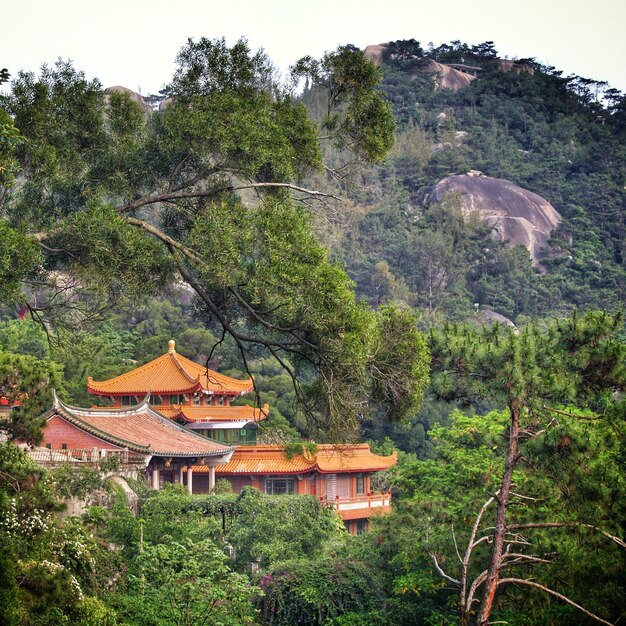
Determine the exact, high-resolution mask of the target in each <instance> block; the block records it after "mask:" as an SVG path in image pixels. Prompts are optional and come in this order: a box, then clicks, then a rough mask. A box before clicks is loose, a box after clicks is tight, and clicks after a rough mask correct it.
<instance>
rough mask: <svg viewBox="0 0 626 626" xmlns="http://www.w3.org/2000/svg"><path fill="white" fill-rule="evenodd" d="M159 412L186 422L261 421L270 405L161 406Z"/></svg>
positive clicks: (266, 414)
mask: <svg viewBox="0 0 626 626" xmlns="http://www.w3.org/2000/svg"><path fill="white" fill-rule="evenodd" d="M157 410H158V411H159V413H161V414H162V415H165V417H169V418H170V419H174V420H181V421H184V422H186V423H199V422H233V421H237V422H238V421H247V422H259V421H261V420H264V419H265V418H266V417H267V416H268V413H269V410H270V407H269V405H268V404H264V405H263V407H262V408H261V409H259V408H258V407H255V406H249V405H244V406H181V405H171V406H168V407H165V406H160V407H158V409H157Z"/></svg>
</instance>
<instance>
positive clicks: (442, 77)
mask: <svg viewBox="0 0 626 626" xmlns="http://www.w3.org/2000/svg"><path fill="white" fill-rule="evenodd" d="M424 68H425V70H426V71H427V72H431V73H433V74H435V91H439V90H440V89H451V90H452V91H458V90H459V89H463V87H467V86H468V85H469V84H470V83H471V82H472V81H473V80H474V79H475V78H476V77H475V76H472V74H468V73H467V72H462V71H461V70H457V69H454V68H453V67H450V66H449V65H444V64H443V63H437V61H433V60H432V59H428V60H427V61H426V63H425V65H424Z"/></svg>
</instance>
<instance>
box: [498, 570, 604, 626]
mask: <svg viewBox="0 0 626 626" xmlns="http://www.w3.org/2000/svg"><path fill="white" fill-rule="evenodd" d="M498 584H499V585H506V584H515V585H526V586H527V587H534V588H535V589H541V591H544V592H545V593H548V594H550V595H551V596H554V597H555V598H558V599H559V600H562V601H563V602H565V603H566V604H569V605H570V606H573V607H574V608H576V609H578V610H579V611H580V612H581V613H583V614H584V615H586V616H587V617H589V618H591V619H592V620H594V621H596V622H598V623H599V624H605V626H615V625H614V624H613V623H612V622H607V621H606V620H605V619H602V618H601V617H599V616H598V615H595V614H594V613H592V612H591V611H588V610H587V609H586V608H584V607H582V606H580V604H576V602H574V601H573V600H570V599H569V598H568V597H567V596H564V595H563V594H562V593H559V592H558V591H554V590H553V589H550V588H549V587H546V586H545V585H540V584H539V583H536V582H534V581H532V580H526V579H524V578H501V579H500V581H499V583H498Z"/></svg>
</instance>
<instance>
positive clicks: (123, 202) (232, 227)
mask: <svg viewBox="0 0 626 626" xmlns="http://www.w3.org/2000/svg"><path fill="white" fill-rule="evenodd" d="M307 64H308V66H309V67H310V68H314V69H315V71H314V72H312V73H311V77H312V79H313V80H316V81H319V82H320V85H321V88H323V89H326V90H327V93H328V102H329V105H328V111H327V113H328V115H327V119H326V120H325V121H324V123H323V124H322V126H323V128H324V129H325V130H324V131H323V132H327V131H328V132H330V133H331V134H332V136H333V141H334V142H335V144H336V146H337V147H339V148H341V149H342V150H347V151H348V152H350V153H352V154H353V155H355V158H357V159H359V160H362V161H376V160H379V159H381V158H382V157H383V156H384V155H385V154H386V152H387V150H388V149H389V147H390V146H391V143H392V140H393V128H394V125H393V118H392V115H391V112H390V110H389V107H388V105H387V104H386V103H385V102H384V100H383V99H382V97H381V96H380V95H379V94H378V92H377V91H376V85H377V81H378V72H377V70H376V68H375V66H374V65H373V64H371V63H370V62H369V61H367V60H366V59H365V58H364V56H363V54H362V53H361V52H360V51H358V50H356V49H354V48H352V47H346V48H340V49H339V50H338V51H337V52H336V53H332V54H328V55H326V56H325V57H324V59H323V60H322V61H321V62H320V63H319V64H316V63H313V61H312V60H310V59H309V60H307V61H306V62H303V64H301V67H304V66H307ZM166 91H167V93H168V95H169V99H168V101H167V102H165V103H163V106H162V107H161V110H159V111H156V112H153V113H151V114H146V113H144V112H143V111H142V110H141V109H140V108H139V106H138V105H137V104H136V103H135V102H133V101H131V100H130V99H129V98H128V97H127V96H124V95H120V94H109V95H107V96H106V97H105V94H104V93H103V92H102V89H101V87H100V84H99V83H98V82H97V81H89V80H87V79H86V78H85V76H84V75H83V74H82V73H81V72H78V71H77V70H76V69H74V68H73V66H72V65H71V64H70V63H66V62H62V61H59V62H58V63H57V64H56V65H55V66H53V67H47V66H44V67H43V68H42V72H41V75H40V77H38V78H37V77H35V75H34V74H32V73H20V74H19V76H18V78H17V79H16V81H14V83H13V89H12V93H11V94H10V95H9V96H7V97H6V98H3V105H4V106H5V107H6V109H7V110H8V111H9V112H10V113H11V115H12V116H13V118H14V120H15V123H16V125H17V127H18V128H20V132H21V133H23V135H24V136H25V137H26V138H27V141H26V142H24V143H23V144H21V145H19V146H18V147H17V149H16V156H17V158H18V159H19V163H20V166H21V168H22V171H21V181H22V182H21V184H19V185H17V186H15V187H12V188H7V187H5V188H4V190H3V191H4V194H3V195H2V200H1V205H0V210H1V211H2V224H0V225H1V226H3V227H4V225H6V228H12V229H14V231H15V235H13V233H12V231H11V233H10V234H11V238H10V239H11V240H15V241H16V242H18V243H19V241H18V238H19V237H22V239H25V240H30V241H31V242H32V241H34V242H37V243H38V244H39V248H40V250H39V251H36V252H37V253H38V254H41V257H38V259H37V262H33V260H32V259H30V257H28V259H26V260H25V261H24V271H23V272H22V275H21V276H20V278H22V279H25V280H22V284H24V282H28V284H29V285H28V289H27V290H26V291H24V292H23V293H22V295H21V299H22V301H23V302H26V304H27V306H28V308H29V310H30V311H31V313H32V314H33V316H35V317H36V318H38V319H39V320H40V321H41V322H42V323H43V324H44V325H46V324H48V325H50V324H52V325H55V324H56V325H59V324H63V323H65V324H70V325H74V326H76V325H80V323H81V321H82V320H83V319H84V317H85V315H86V316H87V317H97V315H98V314H100V313H101V312H102V310H104V309H106V307H110V306H111V305H112V304H120V305H123V304H125V303H126V304H127V303H129V302H132V301H133V300H135V301H136V300H138V299H139V300H141V299H145V298H146V297H148V296H149V295H150V294H152V293H156V292H158V291H159V290H162V289H163V286H164V285H166V284H168V283H171V282H172V281H173V280H180V279H182V280H183V281H185V282H186V283H187V284H188V285H190V286H191V288H192V289H193V290H194V291H195V293H196V295H197V298H198V301H199V302H200V303H201V308H202V310H203V312H204V314H205V316H206V317H207V319H208V320H210V323H211V324H212V325H213V326H214V327H215V328H216V330H217V331H218V333H219V334H218V336H220V335H221V337H222V338H223V337H224V336H226V335H230V336H231V337H232V338H233V340H234V342H235V343H236V345H237V347H238V349H239V351H240V353H241V356H242V359H243V362H244V366H245V368H246V369H247V356H248V354H249V353H250V352H254V351H259V350H264V351H266V352H267V353H269V354H271V355H272V356H274V357H275V358H276V359H278V360H279V361H280V362H281V364H282V365H283V366H284V367H285V369H286V370H287V371H288V373H289V374H290V376H291V377H292V379H293V381H294V385H295V388H296V390H297V393H298V397H299V399H300V401H301V404H302V405H303V406H305V407H307V414H308V415H309V416H310V417H312V418H316V419H321V420H322V421H321V428H319V429H318V430H317V432H318V433H322V434H323V433H324V431H325V430H327V428H328V427H329V426H330V427H331V429H332V428H335V429H338V428H343V427H344V426H345V425H346V424H347V425H348V427H349V428H350V427H354V426H355V425H356V423H357V418H358V415H359V414H360V412H362V411H363V408H364V406H365V400H366V397H367V396H366V393H367V389H368V388H372V386H373V387H375V388H376V396H377V397H378V398H380V399H381V400H383V401H391V405H390V406H389V408H390V409H391V410H392V412H394V413H397V409H398V408H405V407H409V406H412V405H413V404H414V401H415V400H416V399H417V397H418V396H419V390H420V388H421V385H422V384H423V382H424V374H425V370H424V368H420V361H421V360H423V354H424V350H423V342H421V343H420V338H419V336H418V335H417V334H416V333H415V332H414V328H413V326H412V322H409V321H408V320H407V318H406V316H404V314H403V313H402V312H394V311H392V310H391V309H387V310H385V311H384V312H383V313H382V314H381V315H380V316H377V315H376V314H373V313H372V312H371V311H370V310H369V309H367V308H366V307H365V306H364V305H362V304H360V303H358V302H357V301H356V300H355V298H354V294H353V291H352V284H351V282H350V281H349V279H348V278H347V276H346V275H345V274H344V272H343V271H342V270H341V269H340V268H339V267H338V266H336V265H334V264H333V263H331V262H330V261H329V259H328V258H327V254H326V252H325V251H324V249H323V248H322V247H321V246H320V244H319V243H318V242H317V240H316V238H315V237H314V236H313V234H312V229H311V223H310V222H311V218H310V211H309V208H308V203H310V202H311V201H315V200H318V201H319V200H325V201H331V200H333V198H331V196H330V194H328V193H325V192H323V191H315V190H309V189H305V188H304V187H302V185H301V183H300V182H299V181H300V180H301V179H302V178H303V177H304V176H305V175H306V174H307V173H309V172H311V171H314V170H316V169H322V168H323V163H322V158H321V150H320V141H323V139H322V138H321V137H320V136H319V134H318V131H319V129H318V127H317V126H316V124H315V123H314V122H313V121H312V120H311V119H309V117H308V115H307V112H306V109H305V107H304V106H303V105H301V104H299V103H298V102H296V100H295V99H294V98H293V97H292V95H290V93H289V91H288V90H286V89H284V88H282V87H281V86H280V85H279V84H277V83H276V82H275V81H274V80H273V72H272V67H271V64H270V62H269V60H268V59H267V57H266V56H265V54H263V53H262V52H258V53H252V52H251V51H250V49H249V48H248V45H247V43H246V41H245V40H240V41H239V42H237V44H235V46H233V47H232V48H229V47H228V46H227V45H226V44H225V42H224V40H216V41H211V40H208V39H205V38H202V39H200V40H199V41H198V42H194V41H191V40H189V42H188V43H187V45H186V46H185V47H184V48H183V49H182V50H181V52H180V54H179V56H178V69H177V70H176V73H175V75H174V78H173V80H172V82H171V83H170V85H169V86H168V88H167V90H166ZM15 247H16V248H19V249H20V250H29V248H28V246H17V244H16V246H15ZM26 261H28V263H27V262H26ZM8 273H9V275H11V271H9V272H8ZM5 274H6V272H5ZM3 275H4V274H3ZM81 315H82V317H81ZM394 318H395V320H396V322H397V323H395V322H394V323H393V326H394V331H395V332H403V333H405V335H404V336H405V337H408V338H410V341H412V342H413V343H414V348H415V349H413V350H405V351H402V353H401V354H402V357H401V358H402V359H403V360H404V362H401V361H400V360H399V359H398V360H397V362H396V363H395V364H394V366H393V367H390V366H389V365H390V360H391V357H390V354H389V353H388V351H385V350H381V349H380V346H379V345H376V346H374V345H372V341H376V342H378V344H380V343H381V342H383V341H384V340H385V335H384V333H382V334H381V332H380V330H381V329H384V328H385V327H386V325H387V324H389V323H390V322H391V320H392V319H394ZM376 354H385V358H386V359H387V364H386V365H385V368H383V369H380V368H377V367H376V363H375V362H374V361H375V359H376ZM209 356H210V355H209ZM382 371H385V372H386V375H385V376H381V372H382ZM417 373H419V375H420V376H421V378H420V379H414V378H411V377H412V376H414V375H415V374H417ZM316 376H317V377H316ZM303 379H307V380H309V381H312V380H313V379H315V381H314V382H313V383H312V384H309V385H308V386H306V387H305V386H303V385H302V383H301V381H302V380H303ZM383 387H386V388H387V390H386V391H385V390H383V389H382V388H383ZM402 394H404V395H406V396H407V397H406V400H407V402H405V401H403V400H401V399H400V398H399V395H402ZM407 394H408V395H407ZM349 428H348V430H349ZM322 436H324V435H322ZM325 436H328V435H325Z"/></svg>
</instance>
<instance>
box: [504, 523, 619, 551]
mask: <svg viewBox="0 0 626 626" xmlns="http://www.w3.org/2000/svg"><path fill="white" fill-rule="evenodd" d="M563 527H570V528H575V527H581V528H591V529H593V530H596V531H598V532H599V533H600V534H602V535H604V536H605V537H606V538H607V539H610V540H611V541H613V542H614V543H616V544H617V545H618V546H620V547H621V548H624V549H625V550H626V542H625V541H624V540H622V539H620V538H619V537H616V536H615V535H611V534H610V533H608V532H606V530H602V528H598V527H597V526H594V525H593V524H585V523H583V522H539V523H536V524H511V525H510V526H507V530H515V529H528V528H563Z"/></svg>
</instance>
